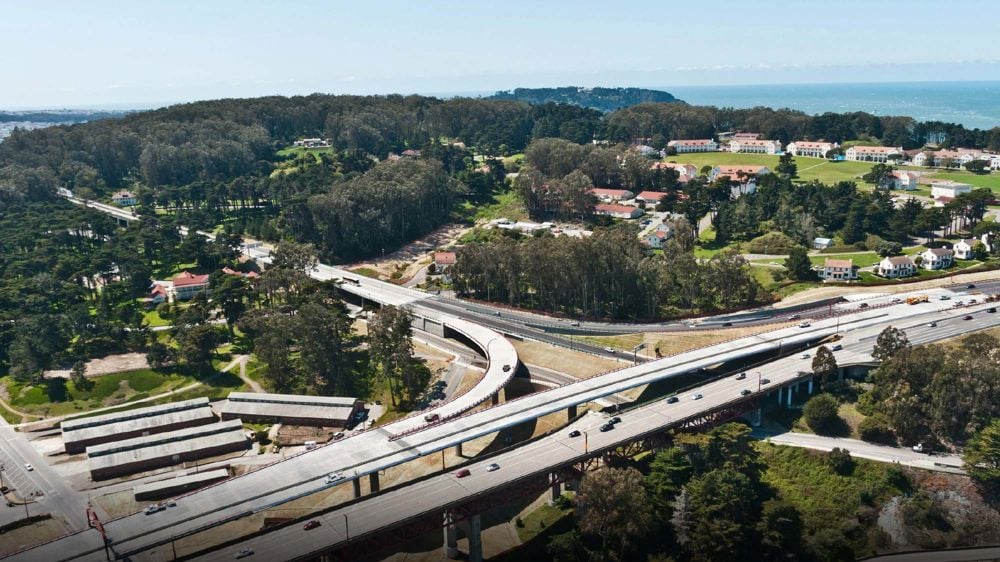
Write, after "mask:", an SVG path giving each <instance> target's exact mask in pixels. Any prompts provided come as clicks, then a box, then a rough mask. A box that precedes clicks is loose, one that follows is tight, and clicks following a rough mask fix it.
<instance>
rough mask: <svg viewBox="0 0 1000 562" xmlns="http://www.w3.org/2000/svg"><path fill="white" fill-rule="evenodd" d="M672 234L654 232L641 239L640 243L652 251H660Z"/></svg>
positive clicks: (669, 232) (665, 231) (668, 232)
mask: <svg viewBox="0 0 1000 562" xmlns="http://www.w3.org/2000/svg"><path fill="white" fill-rule="evenodd" d="M672 235H673V233H672V232H671V231H670V230H654V231H653V232H650V233H649V234H647V235H645V236H643V237H642V243H643V244H645V245H646V246H649V247H650V248H652V249H653V250H662V249H663V245H664V244H666V242H667V240H669V239H670V237H671V236H672Z"/></svg>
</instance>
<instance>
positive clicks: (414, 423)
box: [16, 298, 1000, 561]
mask: <svg viewBox="0 0 1000 562" xmlns="http://www.w3.org/2000/svg"><path fill="white" fill-rule="evenodd" d="M852 306H853V307H854V308H851V309H847V308H845V309H842V310H841V311H840V312H842V314H841V315H838V316H836V317H832V318H828V319H825V320H821V321H816V322H813V323H812V325H810V326H808V327H789V328H781V329H777V330H774V331H771V332H768V333H764V334H758V335H755V336H748V337H744V338H739V339H736V340H733V341H729V342H724V343H721V344H716V345H711V346H707V347H705V348H702V349H697V350H692V351H689V352H685V353H681V354H678V355H675V356H672V357H667V358H664V359H661V360H657V361H651V362H648V363H644V364H640V365H636V366H632V367H628V368H625V369H621V370H618V371H612V372H610V373H606V374H604V375H599V376H596V377H593V378H591V379H586V380H582V381H577V382H573V383H570V384H565V385H562V386H559V387H555V388H552V389H550V390H546V391H543V392H539V393H536V394H532V395H528V396H525V397H522V398H518V399H516V400H512V401H509V402H506V403H503V404H500V405H497V406H494V407H492V408H488V409H486V410H481V411H476V412H472V413H467V414H466V415H461V416H457V417H453V418H452V419H450V420H448V419H442V420H439V421H436V422H431V423H428V422H425V421H424V418H423V417H422V416H413V417H410V418H406V419H404V420H401V421H399V422H396V423H394V424H391V425H389V426H386V427H382V428H376V429H373V430H369V431H365V432H363V433H361V434H359V435H356V436H354V437H350V438H348V439H344V440H342V441H337V442H334V443H332V444H329V445H327V446H324V447H320V448H318V449H316V450H314V451H309V452H306V453H303V454H300V455H298V456H295V457H291V458H289V459H286V460H284V461H281V462H277V463H274V464H272V465H270V466H267V467H265V468H263V469H261V470H257V471H255V472H252V473H249V474H246V475H244V476H241V477H237V478H233V479H230V480H227V481H224V482H222V483H219V484H217V485H214V486H212V487H209V488H206V489H203V490H201V491H198V492H195V493H192V494H189V495H187V496H184V497H182V498H180V499H178V502H177V506H176V507H174V508H171V509H169V510H167V511H164V512H161V513H158V514H156V516H155V517H147V516H144V515H142V514H134V515H130V516H126V517H122V518H119V519H117V520H114V521H111V522H109V523H107V524H106V525H105V527H106V529H107V532H108V534H109V536H110V537H111V538H112V541H113V544H112V546H113V548H114V551H115V552H116V553H118V554H119V555H127V556H129V557H130V558H132V559H134V560H140V559H146V558H144V556H145V554H144V553H145V552H152V551H157V552H162V551H161V550H157V549H159V548H161V547H162V546H163V545H165V544H169V543H170V542H171V541H172V540H173V539H175V538H176V537H179V536H184V535H186V534H190V533H196V532H199V531H202V530H205V529H208V528H212V527H214V526H217V525H220V524H223V523H225V522H227V521H232V520H235V519H239V518H241V517H244V516H246V515H248V514H252V513H255V512H259V511H266V510H267V509H269V508H272V507H276V506H279V505H281V504H282V503H284V502H287V501H290V500H292V499H296V498H299V497H303V496H306V495H309V494H311V493H314V492H317V491H320V490H323V489H325V488H326V487H327V486H326V485H325V484H324V482H323V477H324V476H325V475H326V474H328V473H330V472H341V473H343V474H344V475H345V476H346V477H347V478H348V479H349V480H350V481H352V484H353V485H355V486H356V488H355V489H356V490H360V486H359V483H358V480H359V479H360V478H362V477H366V476H367V477H369V479H370V480H371V482H372V488H373V489H377V488H378V481H377V478H378V473H379V472H380V471H382V470H385V469H387V468H390V467H392V466H396V465H398V464H401V463H405V462H409V461H411V460H413V459H416V458H418V457H421V456H424V455H428V454H431V453H434V452H437V451H440V450H442V449H444V448H448V447H452V446H460V445H461V444H462V443H464V442H466V441H469V440H471V439H475V438H477V437H481V436H484V435H489V434H493V433H497V432H500V431H502V430H504V429H506V428H509V427H512V426H514V425H518V424H520V423H523V422H526V421H530V420H534V419H537V418H539V417H541V416H544V415H546V414H551V413H554V412H559V411H563V410H568V411H570V412H571V413H572V412H574V411H575V409H576V408H577V407H578V406H580V405H582V404H585V403H587V402H590V401H594V400H597V399H599V398H603V397H606V396H609V395H612V394H615V393H619V392H622V391H625V390H628V389H631V388H635V387H637V386H642V385H645V384H648V383H651V382H654V381H657V380H660V379H663V378H667V377H671V376H676V375H679V374H682V373H687V372H691V371H694V370H697V369H698V368H702V367H709V366H711V365H715V364H717V363H720V362H723V361H731V360H736V359H740V358H744V357H749V356H752V355H756V354H759V353H763V352H768V351H777V350H780V349H781V348H783V347H784V348H785V349H790V348H792V347H800V346H802V347H804V346H807V345H810V344H812V343H815V342H817V341H819V340H821V339H823V338H828V337H830V336H834V335H837V334H840V335H843V336H844V337H845V341H852V340H850V339H848V338H854V340H853V341H858V342H860V345H861V346H862V347H863V346H868V349H869V350H870V346H871V344H872V343H873V341H863V342H862V341H861V340H862V339H863V338H867V339H872V338H874V337H875V336H876V335H877V334H878V332H879V331H881V330H882V329H883V328H884V327H885V326H887V325H897V326H899V325H905V324H907V323H912V324H914V325H916V324H920V323H925V322H927V321H928V319H929V318H941V319H944V318H948V317H950V316H954V315H955V314H962V315H964V314H967V313H968V312H967V311H966V310H965V309H962V310H961V311H954V310H952V307H951V302H950V301H937V300H932V301H931V302H928V303H924V304H919V305H913V306H909V305H905V304H898V305H892V304H890V303H889V302H888V299H887V298H886V299H885V300H884V301H872V302H871V303H870V305H869V307H867V308H864V309H859V308H857V305H852ZM980 308H986V305H979V307H978V308H976V307H973V308H970V309H969V310H978V309H980ZM974 318H976V319H977V320H976V322H990V321H993V320H996V319H998V315H996V314H986V313H983V312H976V313H975V317H974ZM981 318H985V319H986V320H979V319H981ZM997 321H1000V320H997ZM966 322H969V321H966ZM975 325H976V324H975V323H966V324H964V325H961V326H959V328H957V329H960V330H963V331H966V330H969V329H972V328H973V326H975ZM990 325H992V324H990ZM935 333H939V334H942V335H944V334H945V332H944V331H940V332H935ZM501 340H502V338H501ZM492 345H499V342H496V343H495V344H492ZM862 347H858V348H857V350H853V348H851V349H848V348H847V346H846V345H845V350H842V351H841V352H838V360H839V361H840V362H842V363H845V364H847V363H852V362H864V361H870V357H865V356H864V353H865V352H863V351H862ZM852 354H854V355H852ZM809 362H810V361H809V360H798V359H790V360H782V361H779V362H776V363H774V364H771V365H769V366H768V368H767V370H768V372H769V373H772V374H770V375H769V376H770V378H771V379H772V384H771V385H770V386H769V387H767V388H763V389H762V391H763V392H771V389H774V388H775V387H777V386H781V385H788V384H794V383H799V382H804V381H803V379H801V378H800V377H799V371H800V370H801V371H808V370H809V366H808V364H809ZM493 363H494V361H492V360H491V368H492V367H493ZM786 365H787V366H788V369H787V371H786V370H785V366H786ZM779 376H780V377H782V378H778V377H779ZM497 380H498V381H499V380H502V377H500V376H498V378H497ZM733 384H734V383H732V382H727V381H720V382H717V383H711V384H710V385H707V386H706V387H705V390H707V391H710V392H712V395H711V396H710V395H709V394H708V393H707V392H706V393H705V399H703V400H699V401H696V402H691V403H687V401H682V406H679V407H673V408H671V410H670V413H668V414H666V415H667V421H669V422H671V423H680V422H682V421H684V420H685V419H688V418H692V417H700V416H704V415H706V414H708V413H711V412H712V411H714V410H715V409H717V408H719V407H721V406H726V405H728V404H730V403H734V402H738V401H739V400H736V398H739V397H738V395H737V396H734V393H726V392H722V391H723V390H725V389H727V388H728V389H729V390H733V388H735V386H742V385H743V384H745V383H740V384H739V385H735V386H733ZM713 385H714V386H713ZM727 385H730V386H727ZM778 392H779V395H780V392H781V391H780V390H779V391H778ZM755 394H757V393H755ZM449 406H450V407H451V409H448V408H449ZM464 407H465V404H462V403H460V402H458V401H456V403H455V404H446V405H445V406H443V407H442V409H441V410H440V411H441V412H444V413H445V414H444V415H443V416H442V418H446V416H451V415H452V413H453V412H457V411H460V410H462V409H463V408H464ZM648 415H650V416H653V417H654V418H655V417H656V416H660V417H661V418H662V416H663V414H662V411H661V410H655V409H654V410H652V413H650V414H648ZM661 422H663V423H666V422H664V421H663V420H662V419H661ZM650 423H651V424H652V422H650ZM663 423H661V424H660V425H657V426H656V427H663ZM654 425H655V424H654ZM647 428H648V427H647ZM615 436H622V437H628V435H627V434H626V433H625V432H619V433H615ZM605 437H606V438H608V439H612V437H613V436H611V435H608V436H605ZM600 439H603V438H600ZM613 442H616V441H614V440H612V441H610V442H609V443H613ZM595 443H596V444H600V443H601V441H597V442H595ZM556 450H559V448H558V447H557V448H556ZM512 454H514V455H515V456H517V455H524V456H526V457H530V458H532V459H534V460H532V462H534V463H536V464H537V463H540V464H537V466H540V467H542V468H544V467H547V466H549V465H547V464H545V463H548V462H549V460H548V459H549V453H548V452H546V453H545V454H544V455H533V454H530V452H528V451H522V452H521V453H516V452H515V453H512ZM558 460H560V457H558V456H557V457H553V461H558ZM505 474H506V473H505ZM381 497H383V495H376V496H374V497H373V498H372V501H375V500H376V499H377V498H381ZM441 497H447V496H446V495H445V496H441ZM379 501H382V500H379ZM364 503H365V502H363V501H362V502H360V504H364ZM397 512H399V509H393V510H389V511H387V512H386V513H389V514H392V513H397ZM383 523H386V522H383ZM103 556H104V552H103V545H102V543H101V541H100V539H99V537H98V536H97V533H96V532H93V531H88V532H83V533H78V534H76V535H72V536H69V537H66V538H64V539H62V540H58V541H55V542H53V543H49V544H47V545H43V546H40V547H37V548H35V549H31V550H28V551H25V552H23V553H21V554H20V555H19V556H17V557H16V559H19V560H50V561H55V560H73V559H85V560H98V559H101V558H102V557H103ZM151 556H152V555H151ZM149 559H157V558H155V557H154V558H149Z"/></svg>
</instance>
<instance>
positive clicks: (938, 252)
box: [920, 248, 955, 269]
mask: <svg viewBox="0 0 1000 562" xmlns="http://www.w3.org/2000/svg"><path fill="white" fill-rule="evenodd" d="M920 257H921V258H923V261H922V262H921V263H920V266H921V267H923V268H924V269H945V268H948V267H951V264H952V262H953V261H954V259H955V252H953V251H951V250H949V249H947V248H928V249H927V250H925V251H924V253H922V254H920Z"/></svg>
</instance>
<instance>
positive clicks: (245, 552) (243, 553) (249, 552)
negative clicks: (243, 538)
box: [233, 548, 253, 560]
mask: <svg viewBox="0 0 1000 562" xmlns="http://www.w3.org/2000/svg"><path fill="white" fill-rule="evenodd" d="M247 556H253V549H252V548H244V549H243V550H240V551H239V552H237V553H236V555H235V556H233V558H235V559H237V560H239V559H240V558H246V557H247Z"/></svg>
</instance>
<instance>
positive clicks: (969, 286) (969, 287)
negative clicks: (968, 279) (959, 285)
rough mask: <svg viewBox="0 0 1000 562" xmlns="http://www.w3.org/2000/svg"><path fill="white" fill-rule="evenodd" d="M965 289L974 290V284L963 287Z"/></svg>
mask: <svg viewBox="0 0 1000 562" xmlns="http://www.w3.org/2000/svg"><path fill="white" fill-rule="evenodd" d="M965 288H966V289H975V288H976V284H975V283H969V284H968V285H966V286H965Z"/></svg>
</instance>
